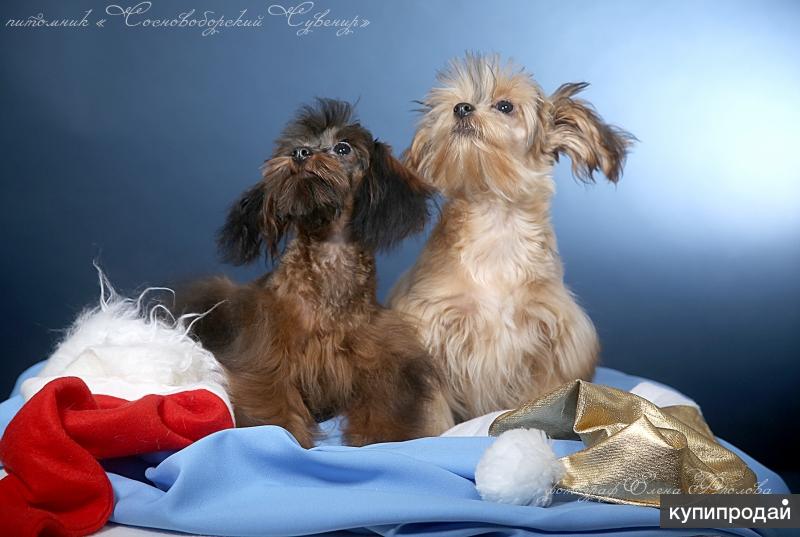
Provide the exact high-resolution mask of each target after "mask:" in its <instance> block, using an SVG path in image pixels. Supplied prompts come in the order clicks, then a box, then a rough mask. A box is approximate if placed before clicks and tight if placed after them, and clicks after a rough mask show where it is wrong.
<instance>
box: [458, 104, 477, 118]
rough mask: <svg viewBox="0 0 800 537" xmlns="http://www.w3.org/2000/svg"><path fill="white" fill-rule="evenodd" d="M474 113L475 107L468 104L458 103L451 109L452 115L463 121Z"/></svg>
mask: <svg viewBox="0 0 800 537" xmlns="http://www.w3.org/2000/svg"><path fill="white" fill-rule="evenodd" d="M474 111H475V107H474V106H472V105H471V104H469V103H458V104H457V105H456V106H455V107H454V108H453V113H454V114H455V115H457V116H458V117H459V118H461V119H463V118H465V117H467V116H468V115H470V114H471V113H472V112H474Z"/></svg>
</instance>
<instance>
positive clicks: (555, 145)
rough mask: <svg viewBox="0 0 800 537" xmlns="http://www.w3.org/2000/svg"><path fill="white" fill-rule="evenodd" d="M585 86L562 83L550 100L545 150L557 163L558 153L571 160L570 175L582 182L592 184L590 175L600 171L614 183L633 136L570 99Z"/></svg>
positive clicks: (591, 108)
mask: <svg viewBox="0 0 800 537" xmlns="http://www.w3.org/2000/svg"><path fill="white" fill-rule="evenodd" d="M588 85H589V84H588V83H586V82H578V83H569V84H564V85H562V86H561V87H560V88H558V89H557V90H556V91H555V93H553V95H552V96H551V97H550V99H549V103H548V104H549V107H550V116H551V122H550V125H549V129H548V133H547V137H546V139H547V151H548V152H549V153H550V154H552V155H553V157H554V158H555V159H556V160H558V157H559V155H560V154H565V155H567V156H568V157H569V158H570V160H572V173H573V174H574V175H575V177H577V178H578V179H580V180H581V181H585V182H594V176H593V174H594V172H595V171H597V170H600V171H602V172H603V174H604V175H605V176H606V177H607V178H608V180H609V181H611V182H612V183H616V182H617V181H619V178H620V176H621V175H622V167H623V166H624V165H625V157H626V156H627V153H628V149H629V148H630V146H631V145H632V144H633V142H634V141H635V140H636V137H634V136H633V135H632V134H630V133H628V132H626V131H624V130H622V129H620V128H619V127H615V126H613V125H609V124H607V123H605V122H604V121H603V120H602V118H601V117H600V116H599V115H598V114H597V112H596V111H595V110H594V108H593V107H592V105H591V104H589V103H588V102H586V101H584V100H582V99H575V98H573V97H574V95H575V94H577V93H579V92H580V91H582V90H583V89H585V88H586V86H588Z"/></svg>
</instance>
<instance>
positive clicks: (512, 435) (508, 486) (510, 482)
mask: <svg viewBox="0 0 800 537" xmlns="http://www.w3.org/2000/svg"><path fill="white" fill-rule="evenodd" d="M563 476H564V465H563V464H561V461H559V460H558V458H556V454H555V453H554V452H553V448H552V447H550V443H549V441H548V439H547V436H546V435H545V434H544V432H543V431H539V430H537V429H512V430H510V431H506V432H504V433H503V434H501V435H500V436H499V437H498V438H497V440H496V441H495V442H494V444H492V445H491V446H490V447H489V449H487V450H486V452H485V453H484V454H483V457H481V460H480V461H479V462H478V466H477V468H475V486H476V487H477V489H478V493H479V494H480V495H481V498H483V499H484V500H487V501H490V502H497V503H510V504H514V505H537V506H546V505H549V504H550V500H551V496H552V492H553V485H555V484H556V483H557V482H558V481H559V480H560V479H561V478H562V477H563Z"/></svg>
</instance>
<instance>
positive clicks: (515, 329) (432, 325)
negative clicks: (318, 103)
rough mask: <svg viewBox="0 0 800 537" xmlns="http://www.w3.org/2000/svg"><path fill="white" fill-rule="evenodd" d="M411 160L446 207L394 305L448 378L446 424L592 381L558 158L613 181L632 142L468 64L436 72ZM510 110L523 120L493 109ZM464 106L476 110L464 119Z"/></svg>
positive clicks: (509, 70)
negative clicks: (565, 230)
mask: <svg viewBox="0 0 800 537" xmlns="http://www.w3.org/2000/svg"><path fill="white" fill-rule="evenodd" d="M439 81H440V85H439V86H437V87H435V88H433V89H432V90H431V91H430V92H429V94H428V95H427V97H426V98H425V99H424V100H423V101H422V106H423V115H422V118H421V120H420V123H419V126H418V128H417V131H416V133H415V136H414V139H413V141H412V144H411V147H410V148H409V150H408V152H407V154H406V162H407V163H408V164H409V165H410V166H411V167H412V168H413V169H415V170H416V171H417V172H418V173H419V174H420V175H422V176H423V178H424V179H426V180H427V181H429V182H430V183H431V184H432V185H433V186H434V187H436V188H438V189H440V190H441V191H442V192H443V194H444V195H445V197H446V198H447V201H446V203H445V205H444V207H443V209H442V217H441V219H440V221H439V222H438V224H437V226H436V228H435V229H434V230H433V232H432V234H431V236H430V238H429V240H428V243H427V244H426V246H425V248H424V250H423V252H422V254H421V255H420V257H419V259H418V260H417V262H416V264H415V265H414V266H413V267H412V268H411V269H410V270H409V271H408V273H406V274H405V275H404V276H403V277H402V278H401V280H400V281H399V282H398V283H397V284H396V286H395V288H394V289H393V291H392V293H391V296H390V305H391V307H393V308H394V309H397V310H399V311H401V312H404V313H407V314H409V315H410V316H412V317H413V318H415V319H417V327H418V332H419V334H420V337H421V338H422V339H423V341H425V343H426V346H427V348H428V350H429V351H430V352H431V354H432V356H433V357H434V359H435V360H436V361H437V362H438V363H439V364H440V366H441V367H442V368H443V369H444V371H445V379H446V384H447V389H446V390H445V397H446V400H447V402H448V406H449V410H445V413H446V414H447V415H446V416H445V418H443V420H444V419H450V420H451V421H453V420H455V421H461V420H466V419H469V418H473V417H475V416H479V415H482V414H485V413H487V412H491V411H495V410H502V409H508V408H514V407H516V406H518V405H519V404H521V403H523V402H524V401H526V400H529V399H531V398H534V397H537V396H539V395H542V394H543V393H546V392H547V391H549V390H550V389H552V388H554V387H556V386H557V385H558V384H561V383H562V382H565V381H567V380H571V379H574V378H583V379H588V378H590V377H591V376H592V373H593V371H594V367H595V363H596V362H597V359H598V354H599V343H598V338H597V334H596V332H595V329H594V326H593V325H592V322H591V321H590V319H589V318H588V316H587V315H586V314H585V313H584V311H583V310H582V309H581V308H580V307H579V306H578V304H577V302H576V300H575V298H574V297H573V295H572V293H571V292H570V291H569V290H568V289H567V288H566V286H565V285H564V281H563V269H562V264H561V260H560V258H559V255H558V247H557V244H556V237H555V233H554V230H553V228H552V225H551V223H550V200H551V198H552V195H553V193H554V192H555V184H554V182H553V180H552V169H553V165H554V163H555V162H556V159H557V157H558V156H559V155H563V154H565V155H568V156H569V157H570V158H571V159H572V160H573V167H574V170H575V173H576V176H578V177H579V178H581V179H582V180H585V181H591V180H592V173H593V172H594V171H596V170H600V171H602V172H603V173H604V174H606V176H607V177H608V178H609V180H611V181H612V182H616V181H617V180H618V179H619V177H620V175H621V170H622V165H623V163H624V160H625V155H626V152H627V149H628V147H629V146H630V144H631V141H632V136H630V135H629V134H627V133H625V132H624V131H622V130H620V129H617V128H616V127H613V126H609V125H607V124H605V123H604V122H603V121H602V120H601V119H600V117H599V116H598V115H597V114H596V112H594V110H593V109H592V108H591V107H590V106H589V105H588V103H585V102H584V101H580V100H577V99H575V98H574V96H575V94H576V93H578V92H579V91H580V90H582V89H583V88H584V87H585V85H584V84H575V85H565V86H562V88H561V89H559V90H558V91H557V92H556V93H555V94H554V95H553V96H552V97H548V96H546V95H545V94H544V92H543V91H542V89H541V87H540V86H539V85H538V84H537V83H536V82H535V81H534V80H533V79H532V78H531V77H530V75H529V74H527V73H526V72H525V71H524V70H522V69H519V68H517V67H515V66H513V65H512V64H503V63H502V62H501V61H500V60H499V58H497V57H496V56H480V55H473V54H470V55H468V56H467V57H466V58H465V59H464V60H456V61H454V62H452V63H451V65H450V66H449V68H448V69H446V70H445V71H443V72H442V73H440V75H439ZM499 100H508V101H510V102H512V103H513V105H514V110H513V112H512V114H509V115H504V114H503V113H502V112H500V111H499V110H497V109H496V108H495V104H496V103H497V102H498V101H499ZM460 102H467V103H470V104H472V105H473V106H474V108H475V111H474V112H473V113H472V114H470V115H469V116H467V117H465V118H463V119H460V120H459V119H458V118H457V117H456V116H455V115H454V113H453V109H454V106H455V105H456V104H457V103H460Z"/></svg>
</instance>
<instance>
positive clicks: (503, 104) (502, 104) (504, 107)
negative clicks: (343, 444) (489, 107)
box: [494, 101, 514, 114]
mask: <svg viewBox="0 0 800 537" xmlns="http://www.w3.org/2000/svg"><path fill="white" fill-rule="evenodd" d="M494 107H495V108H497V109H498V110H500V111H501V112H503V113H504V114H510V113H511V111H512V110H514V105H513V104H511V101H497V104H496V105H494Z"/></svg>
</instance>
